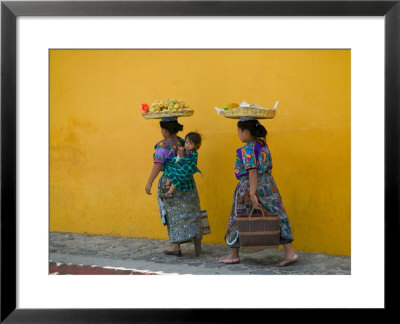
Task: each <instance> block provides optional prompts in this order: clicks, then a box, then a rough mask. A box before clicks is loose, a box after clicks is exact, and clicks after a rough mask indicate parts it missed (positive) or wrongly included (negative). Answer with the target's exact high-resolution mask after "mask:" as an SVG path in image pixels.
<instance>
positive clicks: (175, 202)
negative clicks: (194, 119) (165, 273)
mask: <svg viewBox="0 0 400 324" xmlns="http://www.w3.org/2000/svg"><path fill="white" fill-rule="evenodd" d="M160 126H161V133H162V135H163V136H164V139H163V140H161V141H160V142H158V143H157V144H156V145H155V147H154V148H155V153H154V164H153V168H152V171H151V173H150V177H149V180H148V182H147V185H146V188H145V191H146V193H147V194H149V195H151V192H150V191H151V187H152V184H153V181H154V180H155V178H156V177H157V176H158V174H159V173H160V171H164V170H165V168H166V167H168V164H169V163H175V158H176V156H177V151H178V149H179V148H180V147H183V146H184V145H185V141H184V140H183V139H182V138H181V137H179V136H177V133H178V132H179V131H181V130H182V129H183V126H182V125H181V124H179V123H178V121H177V118H176V117H163V118H162V119H161V121H160ZM166 183H167V177H166V176H165V174H164V172H163V173H162V175H161V177H160V180H159V181H158V189H157V201H158V207H159V211H160V215H161V219H162V222H163V224H164V225H167V228H168V237H169V240H170V243H171V245H172V249H170V250H165V251H164V253H165V254H167V255H175V256H178V257H180V256H181V255H182V253H181V250H180V244H181V243H186V242H191V241H193V242H194V248H195V254H196V256H199V255H200V252H201V239H202V229H201V210H200V201H199V195H198V192H197V188H196V183H195V182H194V179H193V176H192V177H190V179H188V181H187V182H185V189H186V190H185V191H182V190H179V189H178V188H177V189H176V190H175V192H174V194H173V195H172V196H171V197H170V198H169V199H161V198H160V194H165V193H166V192H167V191H168V186H167V185H166Z"/></svg>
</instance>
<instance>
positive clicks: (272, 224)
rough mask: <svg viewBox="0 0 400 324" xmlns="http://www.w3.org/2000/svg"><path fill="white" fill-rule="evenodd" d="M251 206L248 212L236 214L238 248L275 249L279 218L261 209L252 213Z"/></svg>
mask: <svg viewBox="0 0 400 324" xmlns="http://www.w3.org/2000/svg"><path fill="white" fill-rule="evenodd" d="M254 211H255V208H254V207H253V208H252V209H251V211H250V214H248V215H247V214H241V215H237V216H236V223H237V227H238V232H239V240H240V248H244V249H277V248H279V242H280V232H281V230H280V227H281V226H280V225H281V218H280V216H279V215H278V214H272V213H270V212H268V211H267V210H265V209H264V208H262V209H261V213H257V214H255V213H254Z"/></svg>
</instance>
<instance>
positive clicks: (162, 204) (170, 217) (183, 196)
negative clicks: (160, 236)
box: [157, 173, 202, 243]
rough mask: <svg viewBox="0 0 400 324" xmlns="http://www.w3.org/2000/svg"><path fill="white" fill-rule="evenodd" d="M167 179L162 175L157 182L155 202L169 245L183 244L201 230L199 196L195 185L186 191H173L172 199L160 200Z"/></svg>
mask: <svg viewBox="0 0 400 324" xmlns="http://www.w3.org/2000/svg"><path fill="white" fill-rule="evenodd" d="M166 180H167V177H166V176H165V174H164V173H163V174H162V175H161V177H160V180H159V181H158V189H157V200H158V207H159V211H160V216H161V220H162V222H163V224H164V225H167V229H168V237H169V241H170V242H171V243H184V242H188V241H191V240H192V239H193V238H194V237H195V236H196V235H197V234H200V235H201V233H202V230H201V210H200V200H199V194H198V192H197V188H196V185H195V186H194V189H192V190H188V191H180V190H178V189H176V190H175V192H174V195H173V197H172V198H168V199H161V198H160V197H159V194H160V193H164V192H165V190H162V186H164V185H165V183H166Z"/></svg>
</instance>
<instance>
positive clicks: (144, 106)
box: [140, 102, 149, 114]
mask: <svg viewBox="0 0 400 324" xmlns="http://www.w3.org/2000/svg"><path fill="white" fill-rule="evenodd" d="M140 110H141V111H142V113H143V114H147V113H148V112H149V104H147V103H145V102H144V103H141V104H140Z"/></svg>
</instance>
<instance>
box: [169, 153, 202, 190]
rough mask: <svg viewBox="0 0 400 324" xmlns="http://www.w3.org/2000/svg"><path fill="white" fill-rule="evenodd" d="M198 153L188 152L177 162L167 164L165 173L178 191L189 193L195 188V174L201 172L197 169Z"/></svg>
mask: <svg viewBox="0 0 400 324" xmlns="http://www.w3.org/2000/svg"><path fill="white" fill-rule="evenodd" d="M197 157H198V153H197V151H196V150H194V151H188V152H186V153H185V155H184V156H183V157H182V158H180V159H179V160H178V161H177V162H173V161H172V163H170V162H171V160H169V162H168V163H165V167H164V173H165V175H166V176H167V178H168V179H169V180H171V182H172V183H173V184H174V185H175V187H176V188H177V189H178V190H181V191H188V190H191V189H194V188H195V183H194V179H193V174H194V173H196V172H200V170H199V169H198V168H197Z"/></svg>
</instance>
